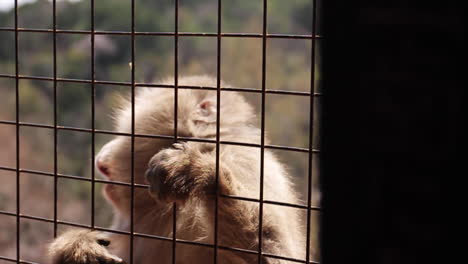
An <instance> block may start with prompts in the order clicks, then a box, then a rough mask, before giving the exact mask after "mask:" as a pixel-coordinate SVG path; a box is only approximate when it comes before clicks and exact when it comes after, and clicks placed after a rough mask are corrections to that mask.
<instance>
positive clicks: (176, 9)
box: [172, 0, 179, 264]
mask: <svg viewBox="0 0 468 264" xmlns="http://www.w3.org/2000/svg"><path fill="white" fill-rule="evenodd" d="M178 108H179V0H175V3H174V142H177V138H178V135H177V130H178V128H177V124H178V122H177V118H178V113H179V109H178ZM176 239H177V204H176V203H175V202H174V204H173V208H172V263H173V264H175V263H176V246H177V243H176Z"/></svg>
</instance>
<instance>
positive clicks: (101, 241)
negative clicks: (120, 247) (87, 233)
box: [97, 239, 110, 247]
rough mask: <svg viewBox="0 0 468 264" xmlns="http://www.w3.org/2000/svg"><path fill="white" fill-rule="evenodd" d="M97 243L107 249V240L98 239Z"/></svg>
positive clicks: (108, 243)
mask: <svg viewBox="0 0 468 264" xmlns="http://www.w3.org/2000/svg"><path fill="white" fill-rule="evenodd" d="M97 243H98V244H99V245H101V246H104V247H107V246H108V245H110V241H109V240H107V239H98V240H97Z"/></svg>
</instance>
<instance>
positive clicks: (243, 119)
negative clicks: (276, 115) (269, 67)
mask: <svg viewBox="0 0 468 264" xmlns="http://www.w3.org/2000/svg"><path fill="white" fill-rule="evenodd" d="M179 83H180V84H187V85H192V86H200V87H201V86H203V87H207V86H210V85H213V84H214V83H216V79H215V78H212V77H208V76H188V77H181V78H179ZM162 84H167V85H171V84H173V79H167V80H164V81H163V82H162ZM221 85H222V86H223V87H230V86H228V85H227V84H225V83H224V82H222V83H221ZM138 88H139V89H138V90H137V91H136V95H135V98H134V100H135V104H134V109H132V103H131V101H129V100H126V101H123V102H122V103H121V105H120V106H119V107H118V108H116V111H115V115H114V116H115V126H116V128H117V130H118V131H124V132H127V133H130V132H132V129H133V131H134V132H135V134H138V135H140V134H142V135H168V136H167V139H166V138H164V137H162V138H151V137H138V136H135V137H134V138H133V140H134V142H133V152H134V154H133V155H134V157H133V160H134V163H133V164H134V165H133V177H134V182H135V183H136V184H148V185H149V188H146V189H144V188H134V193H133V195H134V196H133V197H134V198H133V202H134V204H133V205H134V206H133V214H134V215H133V224H134V231H135V232H137V233H143V234H156V235H158V236H162V237H167V238H169V240H164V239H162V240H159V239H148V238H146V239H145V238H142V237H139V236H134V241H133V262H134V263H138V264H149V263H154V264H159V263H170V262H171V261H172V250H173V249H172V247H173V244H172V241H171V239H172V237H173V235H174V233H173V230H175V231H176V237H177V238H178V239H183V240H187V241H196V242H200V243H205V244H210V245H213V243H214V241H215V239H217V242H218V245H221V246H225V247H233V248H239V249H245V250H247V251H248V252H247V253H245V252H242V251H237V250H226V249H222V248H220V249H218V251H217V259H218V260H219V263H233V264H243V263H256V262H257V261H258V257H259V255H258V254H256V252H257V251H258V250H259V245H260V243H259V233H260V232H259V229H260V228H261V230H262V232H261V237H262V240H261V250H262V252H266V253H268V254H271V255H280V256H285V257H290V258H296V259H304V257H305V254H306V253H305V252H306V248H305V247H306V243H305V233H306V232H305V225H304V223H303V220H302V219H303V217H302V215H301V212H298V210H297V209H294V208H289V207H286V206H278V205H275V206H274V205H271V204H263V212H262V215H263V217H262V218H261V219H260V213H259V210H260V207H259V206H260V205H259V203H258V201H256V200H255V199H257V200H258V199H259V198H260V196H259V193H260V188H261V187H260V183H261V177H260V174H261V172H260V171H261V166H264V169H263V194H264V195H263V198H264V199H265V200H279V201H285V202H288V203H293V204H298V203H299V202H300V200H299V198H298V195H297V194H296V192H295V191H294V186H293V181H292V179H291V176H290V175H289V174H288V172H287V170H286V168H285V165H283V164H282V163H281V162H280V161H279V159H278V158H277V157H276V156H275V155H274V153H273V152H271V151H270V150H269V149H264V154H263V156H264V157H263V160H264V161H263V164H262V161H261V155H260V148H258V147H252V146H248V144H257V145H258V144H260V142H261V139H260V138H261V136H262V132H261V129H260V128H258V125H257V123H258V121H257V117H256V115H255V111H254V108H253V107H252V106H251V105H250V104H249V103H248V102H247V100H246V99H245V98H244V97H243V96H241V95H240V94H239V93H238V92H235V91H229V90H223V91H222V93H221V100H220V105H219V106H218V105H217V103H218V102H217V92H216V91H213V90H204V89H178V94H177V121H175V119H174V116H175V113H174V112H175V111H174V110H175V103H174V100H175V94H174V90H173V89H167V88H143V87H141V89H140V87H138ZM217 111H220V112H219V113H218V112H217ZM132 114H133V115H132ZM218 114H219V122H220V123H219V128H218V127H217V122H218ZM132 120H133V121H134V122H132ZM176 122H177V136H178V137H179V138H186V139H187V138H189V139H190V138H194V139H202V140H185V141H184V140H178V141H177V142H174V139H172V138H171V137H170V136H173V135H174V132H175V131H174V128H175V125H176V124H175V123H176ZM132 123H133V126H132ZM218 129H219V138H220V140H221V141H223V142H242V143H245V144H247V146H246V145H235V144H224V143H220V144H219V152H218V159H219V163H218V166H217V165H216V163H217V157H216V156H217V154H216V144H215V143H212V142H216V141H215V140H216V138H217V132H218ZM210 140H211V141H210ZM268 142H269V141H268V138H267V136H265V144H268ZM131 149H132V138H131V137H123V136H118V137H116V138H115V139H113V140H111V141H109V142H108V143H107V144H105V145H104V146H103V147H102V148H101V150H100V151H99V153H98V154H97V155H96V157H95V166H96V168H97V170H98V171H99V172H100V174H101V175H103V177H104V178H106V179H108V180H111V181H117V182H126V183H129V182H131V175H132V165H131V160H132V153H131ZM103 195H104V196H105V198H106V200H107V201H108V202H109V203H110V205H111V206H112V208H113V210H114V216H113V224H112V227H111V228H112V229H118V230H127V231H128V230H130V222H132V221H131V220H130V219H131V214H132V212H131V209H132V207H131V204H130V202H131V200H132V199H131V195H132V193H131V191H130V188H129V186H124V185H119V184H111V183H108V184H106V185H105V186H104V188H103ZM227 196H235V197H247V198H251V199H253V201H248V200H247V201H246V200H242V199H236V198H235V197H234V198H232V197H227ZM216 198H217V199H216ZM216 203H217V204H216ZM174 204H175V206H176V210H175V211H176V215H175V216H174V210H173V206H174ZM216 206H217V213H216V209H215V207H216ZM174 217H176V220H177V221H176V223H177V225H176V227H174V226H173V221H172V220H173V218H174ZM260 220H261V222H262V226H261V227H260V224H259V223H260ZM216 221H217V232H216V233H217V237H216V238H215V225H216V223H215V222H216ZM128 237H129V236H122V235H116V234H107V233H106V234H104V233H103V232H98V231H89V230H84V231H76V230H70V231H66V232H65V233H63V234H62V235H60V236H59V237H58V238H57V239H56V240H54V241H53V242H52V243H51V244H50V246H49V248H48V249H49V255H50V257H51V259H52V262H53V263H54V264H62V263H69V264H85V263H87V264H94V263H99V264H122V263H130V259H129V258H130V254H129V252H130V243H129V238H128ZM109 244H110V245H109ZM175 250H176V263H194V264H198V263H200V264H201V263H210V262H212V261H213V254H214V249H213V247H197V246H190V245H185V244H179V243H177V244H176V248H175ZM252 252H253V253H252ZM261 258H262V260H261V261H262V263H268V264H270V263H271V264H276V263H290V262H288V261H286V260H283V259H281V258H273V257H266V256H261Z"/></svg>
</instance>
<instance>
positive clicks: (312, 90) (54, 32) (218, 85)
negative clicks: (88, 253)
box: [0, 0, 322, 264]
mask: <svg viewBox="0 0 468 264" xmlns="http://www.w3.org/2000/svg"><path fill="white" fill-rule="evenodd" d="M174 1H175V4H174V7H175V21H174V32H139V31H136V30H135V16H137V15H138V14H137V13H136V12H135V0H132V1H131V31H130V32H124V31H97V30H95V1H94V0H91V2H90V4H91V6H90V15H91V16H90V18H91V28H90V30H62V29H57V3H56V0H53V1H52V8H53V10H52V11H53V28H52V29H37V28H20V27H19V25H18V6H19V5H18V0H15V6H14V21H15V23H14V28H9V27H0V32H14V36H15V37H14V39H15V49H14V56H15V74H0V78H8V79H13V80H14V81H15V105H16V109H15V110H16V116H15V119H16V120H15V121H8V120H0V124H4V125H11V126H14V127H15V128H16V167H8V166H0V170H4V171H11V172H15V173H16V211H15V212H10V211H0V215H7V216H13V217H16V236H17V238H16V258H10V257H5V256H0V260H3V261H7V262H16V263H25V264H37V263H35V262H30V261H26V260H22V259H21V257H20V256H21V247H20V241H21V237H20V220H21V219H31V220H37V221H42V222H46V223H53V225H54V237H55V236H57V226H58V225H59V224H60V225H66V226H75V227H82V228H88V229H93V230H99V231H105V232H110V233H116V234H122V235H128V236H130V258H129V262H130V263H129V264H133V262H134V256H133V254H134V250H133V248H134V246H133V243H134V238H135V237H143V238H150V239H157V240H164V241H170V242H172V263H176V259H177V245H178V244H191V245H197V246H203V247H208V248H212V249H213V250H214V254H213V263H219V260H218V250H219V249H222V250H231V251H238V252H243V253H247V254H254V255H257V256H258V263H262V258H263V257H268V258H276V259H282V260H286V261H291V262H295V263H318V262H316V261H314V260H311V259H310V247H311V246H310V240H311V239H310V238H311V226H310V225H311V212H312V211H317V212H320V211H321V208H320V207H317V206H313V205H312V192H313V190H312V187H311V186H312V185H311V184H310V183H311V182H312V177H313V175H312V174H313V173H312V171H313V164H312V155H315V154H319V152H320V150H319V149H314V148H313V123H314V122H313V118H314V103H315V100H317V99H319V97H320V96H321V94H320V93H317V92H315V90H316V89H315V82H316V76H315V68H316V65H315V56H316V53H317V49H316V40H317V39H320V38H322V37H321V36H320V35H318V34H316V28H317V3H316V1H313V9H312V10H313V13H312V14H311V20H312V21H311V23H312V34H310V35H298V34H269V33H268V28H267V19H268V1H267V0H263V7H262V10H263V18H262V33H261V34H257V33H223V32H222V30H221V26H222V23H221V10H222V0H218V4H217V32H216V33H193V32H180V31H179V0H174ZM25 32H31V33H43V34H51V35H52V36H53V77H42V76H31V75H22V74H20V68H19V63H18V61H19V53H20V50H19V45H18V43H19V42H18V36H19V34H20V33H25ZM59 34H64V35H66V34H82V35H89V36H90V39H91V61H90V67H91V73H92V74H91V78H90V79H69V78H59V77H58V76H57V36H58V35H59ZM97 35H125V36H130V37H131V82H117V81H103V80H96V77H95V72H96V69H95V68H96V65H95V57H96V56H95V37H96V36H97ZM136 36H169V37H173V38H174V55H175V56H174V85H165V84H155V83H141V82H137V81H136V79H135V69H136V68H137V67H138V65H136V64H135V37H136ZM185 36H189V37H193V36H196V37H206V38H216V39H217V64H216V86H215V87H204V86H203V87H201V86H190V85H179V83H178V75H179V61H178V57H179V49H178V46H179V37H185ZM223 38H256V39H261V40H262V69H261V70H262V77H261V80H262V82H261V90H259V89H253V88H240V87H236V88H227V87H222V85H221V60H222V56H221V48H222V39H223ZM268 39H305V40H311V42H312V45H311V49H312V50H311V60H310V61H311V66H310V67H311V76H310V92H302V91H287V90H271V89H268V90H267V88H266V72H267V71H266V59H267V55H266V50H267V40H268ZM20 80H41V81H48V82H52V83H53V109H54V123H53V125H48V124H41V123H32V122H20V116H19V113H20V102H19V86H20V85H19V81H20ZM60 82H64V83H84V84H89V85H90V86H91V91H90V94H89V96H90V98H91V115H92V126H91V128H81V127H71V126H59V125H58V118H57V116H58V107H57V84H58V83H60ZM96 85H117V86H127V87H130V88H131V105H132V115H131V119H132V126H131V133H124V132H116V131H110V130H102V129H96V127H95V115H96V112H95V93H96V88H95V86H96ZM136 87H154V88H173V89H174V98H175V101H174V135H173V136H167V135H150V134H137V133H135V88H136ZM179 89H193V90H196V89H198V90H211V91H216V94H217V96H216V98H217V116H216V120H217V122H216V139H215V140H210V139H203V138H193V137H184V136H180V135H178V134H177V131H178V113H177V109H178V91H179ZM222 91H237V92H247V93H257V94H261V142H260V144H253V143H241V142H233V141H223V140H220V105H221V104H222V101H221V92H222ZM267 94H280V95H292V96H301V97H308V98H310V109H309V110H308V111H309V112H310V113H309V115H310V121H309V125H310V127H309V132H310V133H309V146H308V148H301V147H291V146H280V145H272V144H266V142H265V112H266V110H265V98H266V95H267ZM22 127H36V128H45V129H50V130H53V134H54V141H53V142H54V155H53V160H54V163H53V164H54V169H53V173H52V172H45V171H38V170H31V169H25V168H22V166H21V163H20V144H21V142H20V129H21V128H22ZM60 130H64V131H79V132H85V133H89V134H90V135H91V142H92V143H91V146H92V147H91V164H93V163H94V159H95V155H96V150H95V136H96V135H97V134H107V135H116V136H127V137H131V159H132V162H131V166H132V167H131V173H132V175H131V182H130V183H124V182H115V181H109V180H104V179H97V178H96V177H95V171H94V170H91V177H90V178H84V177H80V176H75V175H67V174H61V173H58V166H57V156H58V155H57V152H58V151H57V134H58V131H60ZM139 137H140V138H159V139H170V140H173V141H174V142H177V141H194V142H205V143H214V144H216V184H217V185H218V181H219V159H220V151H219V150H220V145H223V144H224V145H239V146H248V147H255V148H259V149H260V159H261V165H260V186H259V188H260V196H259V199H254V198H247V197H241V196H233V195H224V194H219V193H217V194H216V196H215V197H216V198H215V199H216V205H217V204H218V199H219V198H226V199H237V200H242V201H248V202H254V203H258V204H259V232H258V243H259V244H258V250H248V249H240V248H234V247H228V246H223V245H219V242H218V206H216V207H215V210H216V212H215V221H214V224H215V225H214V234H215V236H214V243H213V244H209V243H203V242H196V241H189V240H183V239H179V238H177V230H176V227H177V225H176V222H177V213H176V212H177V207H176V204H175V203H174V205H173V225H172V226H173V233H172V237H163V236H156V235H149V234H143V233H137V232H135V231H134V224H133V223H134V221H135V219H134V210H135V208H134V198H135V197H134V191H135V188H148V185H145V184H137V183H135V175H134V158H135V157H134V148H135V145H134V143H135V138H139ZM265 149H277V150H286V151H294V152H302V153H307V154H308V155H309V159H308V182H309V184H308V193H307V205H300V204H292V203H286V202H279V201H271V200H265V199H264V188H263V187H264V152H265ZM21 173H29V174H36V175H42V176H46V177H52V178H53V179H54V217H53V219H50V218H45V217H38V216H34V215H28V214H24V213H21V199H20V189H21V185H20V174H21ZM60 178H65V179H73V180H79V181H87V182H90V183H91V189H92V190H91V212H90V215H91V224H90V225H84V224H78V223H74V222H70V221H62V220H59V219H58V217H57V215H58V214H57V197H58V184H57V183H58V179H60ZM96 183H102V184H114V185H120V186H128V187H129V188H130V190H131V212H132V213H131V214H130V215H131V217H130V230H129V231H128V232H127V231H121V230H114V229H110V228H102V227H98V226H96V224H95V188H96V187H95V185H96ZM264 204H272V205H279V206H285V207H291V208H297V209H300V210H305V211H306V213H307V229H306V230H307V235H306V236H307V239H306V241H307V242H306V244H305V245H304V247H305V249H306V256H305V259H296V258H290V257H285V256H278V255H273V254H269V253H266V252H264V251H263V250H262V235H263V230H262V226H263V223H262V221H263V220H262V219H263V207H264Z"/></svg>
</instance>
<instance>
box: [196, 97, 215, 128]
mask: <svg viewBox="0 0 468 264" xmlns="http://www.w3.org/2000/svg"><path fill="white" fill-rule="evenodd" d="M195 121H202V122H206V123H212V122H216V101H214V100H211V99H205V100H204V101H202V102H201V103H199V104H198V105H197V110H196V117H195Z"/></svg>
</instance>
